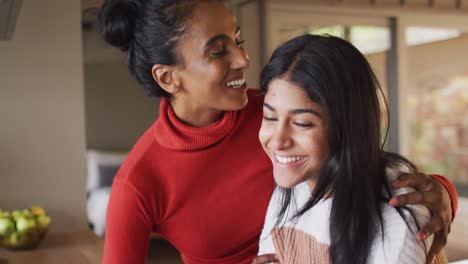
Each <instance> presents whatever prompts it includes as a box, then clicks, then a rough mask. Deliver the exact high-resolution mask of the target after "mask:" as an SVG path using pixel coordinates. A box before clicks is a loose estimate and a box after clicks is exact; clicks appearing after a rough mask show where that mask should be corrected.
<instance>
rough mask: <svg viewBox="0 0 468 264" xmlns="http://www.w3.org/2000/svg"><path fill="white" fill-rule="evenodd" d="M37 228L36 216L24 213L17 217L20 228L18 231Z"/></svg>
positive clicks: (17, 225)
mask: <svg viewBox="0 0 468 264" xmlns="http://www.w3.org/2000/svg"><path fill="white" fill-rule="evenodd" d="M35 228H36V221H35V220H34V217H31V216H24V215H22V216H19V217H18V218H17V219H16V230H18V232H26V231H28V230H32V229H35Z"/></svg>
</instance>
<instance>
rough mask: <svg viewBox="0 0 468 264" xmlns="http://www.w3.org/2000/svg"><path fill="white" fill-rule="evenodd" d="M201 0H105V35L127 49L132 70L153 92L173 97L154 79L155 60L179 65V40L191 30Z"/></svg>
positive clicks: (102, 20) (102, 23)
mask: <svg viewBox="0 0 468 264" xmlns="http://www.w3.org/2000/svg"><path fill="white" fill-rule="evenodd" d="M196 3H197V0H105V2H104V3H103V5H102V7H101V9H100V13H99V18H100V22H101V31H102V34H103V36H104V39H105V40H106V41H107V42H108V43H109V44H111V45H112V46H115V47H118V48H119V49H121V50H122V51H124V52H126V58H127V60H126V62H127V64H128V67H129V69H130V72H131V73H132V74H133V75H134V76H135V77H136V79H137V80H138V82H139V83H140V84H141V85H142V86H143V89H144V90H145V91H146V93H147V94H148V95H150V96H153V97H154V96H163V97H170V94H169V93H168V92H166V91H165V90H164V89H162V88H161V87H160V86H159V84H158V83H157V82H156V81H155V80H154V79H153V75H152V70H151V69H152V67H153V65H155V64H164V65H178V64H180V63H182V61H181V59H180V57H179V56H178V54H177V50H176V47H177V43H178V41H179V40H180V39H181V38H183V37H184V36H185V35H186V34H188V31H189V30H190V28H189V25H190V21H191V19H192V18H193V11H194V9H195V6H196Z"/></svg>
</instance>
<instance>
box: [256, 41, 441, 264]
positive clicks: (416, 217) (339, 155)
mask: <svg viewBox="0 0 468 264" xmlns="http://www.w3.org/2000/svg"><path fill="white" fill-rule="evenodd" d="M261 89H262V91H263V92H265V93H266V95H265V100H264V107H263V109H264V114H263V122H262V126H261V128H260V133H259V138H260V141H261V143H262V146H263V148H264V150H265V152H266V153H267V154H268V156H269V157H270V159H271V161H272V163H273V174H274V178H275V181H276V184H277V186H278V187H277V189H276V190H275V192H274V194H273V196H272V198H271V200H270V206H269V208H268V212H267V216H266V219H265V226H264V230H263V233H262V236H261V238H260V253H259V254H267V253H275V254H277V257H278V259H279V262H280V263H291V264H292V263H294V264H305V263H333V264H352V263H359V264H362V263H395V264H396V263H399V264H404V263H407V264H417V263H425V262H426V261H427V253H428V251H427V250H429V248H430V245H431V243H432V237H431V238H429V239H427V240H426V241H425V242H426V244H425V243H423V242H421V241H419V240H417V239H416V236H415V233H416V232H417V230H418V228H419V226H421V225H424V224H426V223H427V222H428V220H429V217H430V213H429V211H428V210H427V209H426V208H424V207H423V206H421V205H417V206H412V207H396V208H394V207H392V206H390V205H389V204H388V203H389V201H390V199H391V197H392V196H393V195H396V194H401V193H407V192H410V191H409V190H407V189H395V188H393V187H392V186H391V184H390V183H391V182H392V181H393V180H395V179H396V177H397V175H398V174H399V173H400V172H408V171H410V172H416V168H415V166H414V165H413V164H412V163H411V162H410V161H408V160H407V159H406V158H404V157H402V156H400V155H398V154H395V153H390V152H387V151H385V150H384V143H385V140H382V136H381V114H382V111H381V104H380V102H379V92H380V95H381V96H382V97H383V93H382V91H381V90H380V87H379V84H378V81H377V79H376V77H375V75H374V73H373V71H372V69H371V67H370V65H369V64H368V62H367V60H366V59H365V57H364V56H363V55H362V54H361V53H360V52H359V51H358V50H357V49H356V48H355V47H354V46H353V45H351V44H350V43H348V42H347V41H345V40H343V39H340V38H337V37H332V36H318V35H303V36H300V37H297V38H294V39H292V40H290V41H288V42H286V43H285V44H283V45H282V46H280V47H279V48H278V49H277V50H276V51H275V52H274V53H273V55H272V57H271V59H270V61H269V63H268V64H267V65H266V66H265V68H264V70H263V72H262V76H261ZM387 126H388V124H387ZM257 263H259V262H257Z"/></svg>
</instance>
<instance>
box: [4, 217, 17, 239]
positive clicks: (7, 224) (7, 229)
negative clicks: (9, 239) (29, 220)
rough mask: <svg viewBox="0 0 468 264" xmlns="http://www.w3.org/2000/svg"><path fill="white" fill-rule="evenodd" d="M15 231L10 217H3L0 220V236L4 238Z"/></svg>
mask: <svg viewBox="0 0 468 264" xmlns="http://www.w3.org/2000/svg"><path fill="white" fill-rule="evenodd" d="M13 231H15V222H14V221H13V218H12V217H11V216H5V215H3V216H2V217H1V218H0V236H6V235H8V234H10V233H11V232H13Z"/></svg>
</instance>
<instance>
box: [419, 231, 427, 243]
mask: <svg viewBox="0 0 468 264" xmlns="http://www.w3.org/2000/svg"><path fill="white" fill-rule="evenodd" d="M418 236H419V240H421V241H423V240H424V239H426V237H427V234H426V232H419V234H418Z"/></svg>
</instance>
